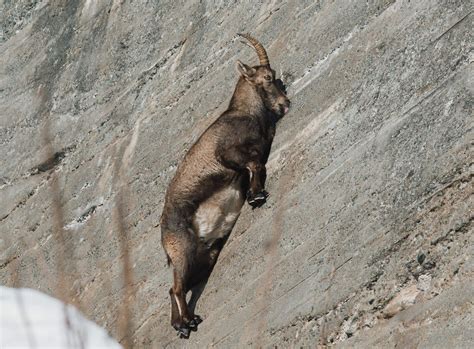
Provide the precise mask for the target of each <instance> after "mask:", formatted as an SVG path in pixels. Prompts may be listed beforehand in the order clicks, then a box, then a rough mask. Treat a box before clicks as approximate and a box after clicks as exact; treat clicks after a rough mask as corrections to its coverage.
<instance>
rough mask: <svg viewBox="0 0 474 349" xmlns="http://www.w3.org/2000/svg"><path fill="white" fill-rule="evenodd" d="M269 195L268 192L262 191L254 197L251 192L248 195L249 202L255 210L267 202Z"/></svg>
mask: <svg viewBox="0 0 474 349" xmlns="http://www.w3.org/2000/svg"><path fill="white" fill-rule="evenodd" d="M267 197H268V193H267V192H266V191H261V192H260V193H257V194H255V195H252V194H251V193H250V192H249V193H248V194H247V202H248V203H249V205H250V206H252V207H253V208H256V207H260V206H262V205H263V204H264V203H265V202H266V201H267Z"/></svg>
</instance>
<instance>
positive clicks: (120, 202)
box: [114, 129, 138, 349]
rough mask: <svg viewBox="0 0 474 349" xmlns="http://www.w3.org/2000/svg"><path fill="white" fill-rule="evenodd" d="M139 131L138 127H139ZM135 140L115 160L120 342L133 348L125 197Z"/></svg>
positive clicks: (131, 288)
mask: <svg viewBox="0 0 474 349" xmlns="http://www.w3.org/2000/svg"><path fill="white" fill-rule="evenodd" d="M137 132H138V129H137ZM134 142H136V138H134V137H133V136H132V140H131V142H130V144H129V145H128V146H127V147H126V148H125V150H124V153H123V157H122V161H121V162H120V163H119V161H116V162H115V169H116V170H115V174H116V176H117V193H116V196H115V219H114V221H115V225H116V227H117V232H118V237H119V243H120V252H121V256H122V274H123V282H124V292H123V301H122V303H121V312H120V313H121V314H120V316H119V335H120V338H121V340H120V342H121V343H123V345H124V347H125V348H126V349H130V348H133V340H132V335H133V333H132V328H133V321H132V301H133V299H134V297H135V289H134V286H133V271H132V262H131V260H132V258H131V255H130V246H129V236H128V229H127V225H126V222H125V217H126V216H127V215H126V206H125V201H124V198H125V197H127V198H128V188H127V181H126V176H125V169H126V168H129V165H130V161H131V157H132V155H133V148H134Z"/></svg>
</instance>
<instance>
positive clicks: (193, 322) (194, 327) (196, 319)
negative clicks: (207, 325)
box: [188, 315, 202, 331]
mask: <svg viewBox="0 0 474 349" xmlns="http://www.w3.org/2000/svg"><path fill="white" fill-rule="evenodd" d="M201 322H202V319H201V317H200V316H199V315H194V318H193V319H192V320H191V321H189V323H188V327H189V328H190V329H191V331H197V328H198V325H199V324H200V323H201Z"/></svg>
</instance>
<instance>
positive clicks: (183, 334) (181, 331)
mask: <svg viewBox="0 0 474 349" xmlns="http://www.w3.org/2000/svg"><path fill="white" fill-rule="evenodd" d="M177 331H178V333H177V335H178V337H179V338H185V339H188V338H189V332H190V330H189V328H187V327H180V328H178V329H177Z"/></svg>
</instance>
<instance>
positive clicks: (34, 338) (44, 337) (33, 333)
mask: <svg viewBox="0 0 474 349" xmlns="http://www.w3.org/2000/svg"><path fill="white" fill-rule="evenodd" d="M0 348H2V349H8V348H84V349H92V348H94V349H96V348H111V349H116V348H117V349H118V348H122V346H121V345H120V344H118V343H117V342H116V341H115V340H113V339H112V338H111V337H110V336H109V335H108V334H107V332H106V331H105V330H104V329H103V328H101V327H99V326H98V325H96V324H95V323H93V322H92V321H89V320H87V319H86V318H85V317H84V316H83V315H82V314H81V313H80V312H79V311H78V310H77V309H76V308H74V307H73V306H71V305H65V304H64V303H62V302H61V301H59V300H57V299H55V298H52V297H50V296H48V295H46V294H44V293H42V292H39V291H36V290H33V289H29V288H16V289H15V288H9V287H4V286H0Z"/></svg>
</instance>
